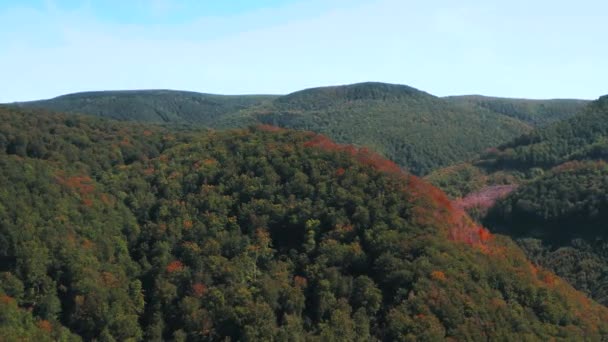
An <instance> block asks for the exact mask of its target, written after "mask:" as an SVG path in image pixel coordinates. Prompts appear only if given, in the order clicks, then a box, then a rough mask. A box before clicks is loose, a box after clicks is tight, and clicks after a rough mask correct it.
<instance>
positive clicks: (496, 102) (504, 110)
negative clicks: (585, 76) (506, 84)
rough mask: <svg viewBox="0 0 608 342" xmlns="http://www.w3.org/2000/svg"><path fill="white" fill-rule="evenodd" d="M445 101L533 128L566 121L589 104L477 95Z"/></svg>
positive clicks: (582, 101)
mask: <svg viewBox="0 0 608 342" xmlns="http://www.w3.org/2000/svg"><path fill="white" fill-rule="evenodd" d="M447 99H448V100H450V101H453V102H454V103H459V104H462V105H466V106H474V107H481V108H485V109H489V110H491V111H493V112H496V113H500V114H503V115H506V116H509V117H512V118H514V119H518V120H521V121H523V122H527V123H529V124H531V125H534V126H546V125H548V124H551V123H553V122H556V121H560V120H564V119H568V118H570V117H572V116H574V115H575V114H577V113H578V112H580V111H581V110H582V109H583V108H584V107H585V106H586V105H588V104H589V101H585V100H566V99H558V100H528V99H507V98H500V97H487V96H478V95H470V96H451V97H447Z"/></svg>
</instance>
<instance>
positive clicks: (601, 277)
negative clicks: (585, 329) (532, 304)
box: [485, 161, 608, 305]
mask: <svg viewBox="0 0 608 342" xmlns="http://www.w3.org/2000/svg"><path fill="white" fill-rule="evenodd" d="M606 193H608V165H606V163H605V162H603V161H600V162H591V161H586V162H568V163H565V164H562V165H560V166H558V167H556V168H555V169H554V170H551V171H549V172H547V173H546V174H545V175H543V176H542V177H539V178H538V179H536V180H534V181H533V182H531V183H529V184H526V185H525V186H522V187H520V188H519V189H518V190H517V191H515V192H513V193H512V194H511V195H510V196H508V197H506V198H505V199H503V200H500V201H499V202H498V203H497V204H496V206H495V207H494V208H493V209H492V210H491V211H490V212H489V214H488V216H487V217H486V219H485V223H486V224H488V225H489V226H491V227H493V228H494V230H495V231H497V232H501V233H506V234H509V235H512V236H514V237H518V238H520V242H521V243H520V245H521V246H522V248H524V250H526V252H527V253H528V255H530V257H531V258H532V259H533V260H534V261H535V262H537V263H539V264H541V265H544V266H546V267H549V268H551V269H552V270H554V271H555V272H556V273H557V274H558V275H560V276H562V277H564V278H565V279H566V280H568V281H569V282H570V283H571V284H572V285H573V286H575V287H576V288H578V289H580V290H582V291H584V292H586V293H588V294H589V295H590V296H591V297H593V298H595V299H596V300H597V301H599V302H601V303H603V304H604V305H608V227H607V226H606V222H608V198H607V197H606Z"/></svg>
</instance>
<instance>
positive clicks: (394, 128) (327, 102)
mask: <svg viewBox="0 0 608 342" xmlns="http://www.w3.org/2000/svg"><path fill="white" fill-rule="evenodd" d="M250 112H251V113H252V116H253V117H255V118H256V119H257V120H258V121H261V122H263V123H265V124H270V125H275V126H280V127H288V128H295V129H304V130H310V131H313V132H319V133H323V134H326V135H327V136H329V137H331V138H332V139H334V140H336V141H338V142H341V143H354V144H357V145H361V146H369V147H371V148H373V149H375V150H377V151H379V152H380V153H382V154H383V155H385V156H387V157H389V158H390V159H391V160H393V161H395V162H396V163H397V164H399V165H401V166H403V167H405V168H406V169H408V170H409V171H410V172H412V173H414V174H418V175H420V174H426V173H428V172H430V171H431V170H434V169H436V168H439V167H442V166H446V165H449V164H453V163H455V162H457V161H462V160H466V159H468V158H471V157H473V156H474V155H476V154H477V153H479V152H481V151H482V150H484V149H486V148H488V147H492V146H496V145H497V144H501V143H503V142H505V141H508V140H510V139H512V138H514V137H516V136H518V135H520V134H522V133H524V132H526V131H528V130H529V126H528V125H527V124H525V123H523V122H521V121H518V120H515V119H512V118H509V117H506V116H504V115H501V114H498V113H495V112H492V111H489V110H486V109H483V108H468V107H465V106H460V105H454V104H453V103H451V102H450V101H448V100H445V99H441V98H438V97H435V96H432V95H430V94H427V93H425V92H422V91H419V90H416V89H414V88H411V87H407V86H401V85H391V84H382V83H361V84H354V85H349V86H341V87H326V88H314V89H308V90H303V91H300V92H296V93H293V94H290V95H287V96H284V97H280V98H278V99H276V100H275V101H274V102H273V103H272V105H271V106H267V107H265V108H262V109H260V110H259V111H257V112H256V111H255V108H253V109H252V110H250Z"/></svg>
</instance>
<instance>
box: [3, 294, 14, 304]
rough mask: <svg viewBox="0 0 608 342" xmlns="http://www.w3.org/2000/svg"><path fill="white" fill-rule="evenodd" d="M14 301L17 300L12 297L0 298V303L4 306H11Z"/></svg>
mask: <svg viewBox="0 0 608 342" xmlns="http://www.w3.org/2000/svg"><path fill="white" fill-rule="evenodd" d="M14 301H15V299H14V298H13V297H11V296H7V295H3V296H1V297H0V302H2V303H4V304H10V303H12V302H14Z"/></svg>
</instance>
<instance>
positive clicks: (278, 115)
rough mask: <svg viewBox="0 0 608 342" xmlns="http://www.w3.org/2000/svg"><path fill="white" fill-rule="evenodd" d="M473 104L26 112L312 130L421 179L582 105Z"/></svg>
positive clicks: (149, 105)
mask: <svg viewBox="0 0 608 342" xmlns="http://www.w3.org/2000/svg"><path fill="white" fill-rule="evenodd" d="M473 99H479V101H481V100H480V98H475V97H455V98H438V97H436V96H433V95H430V94H428V93H425V92H423V91H420V90H417V89H415V88H412V87H408V86H404V85H394V84H385V83H374V82H368V83H359V84H352V85H346V86H333V87H322V88H312V89H306V90H302V91H298V92H295V93H292V94H289V95H285V96H219V95H208V94H199V93H190V92H176V91H128V92H94V93H79V94H72V95H66V96H60V97H58V98H55V99H51V100H45V101H34V102H28V103H22V104H20V105H21V106H26V107H43V108H46V109H52V110H57V111H66V112H77V113H85V114H94V115H98V116H104V117H110V118H115V119H121V120H135V121H141V122H168V123H177V124H189V125H192V124H195V125H200V126H204V127H211V128H228V129H229V128H237V127H240V128H244V127H248V126H250V125H256V124H260V123H263V124H271V125H275V126H282V127H287V128H294V129H304V130H311V131H314V132H318V133H323V134H326V135H328V136H330V137H331V138H333V139H335V140H337V141H339V142H341V143H352V144H356V145H359V146H368V147H371V148H373V149H374V150H376V151H379V152H380V153H381V154H383V155H384V156H386V157H388V158H390V159H391V160H394V161H395V162H397V163H398V164H399V165H401V166H402V167H404V168H407V169H408V170H410V171H411V172H413V173H414V174H418V175H425V174H427V173H429V172H430V171H432V170H435V169H437V168H440V167H444V166H447V165H450V164H454V163H457V162H460V161H463V160H467V159H469V158H472V157H474V156H475V155H477V154H478V153H480V152H481V151H483V150H484V149H486V148H489V147H493V146H497V145H500V144H503V143H505V142H507V141H509V140H512V139H513V138H515V137H517V136H519V135H521V134H523V133H525V132H528V131H529V130H530V129H531V126H532V125H535V124H537V123H544V122H549V121H551V120H557V119H560V118H563V117H566V116H568V115H570V114H571V112H572V111H574V110H575V109H576V108H578V106H579V105H580V102H579V101H575V100H572V101H570V100H563V101H562V100H555V101H527V100H511V99H493V98H492V99H491V98H483V101H482V102H479V101H477V100H475V101H477V102H474V101H473ZM503 104H504V105H503ZM562 105H563V106H562Z"/></svg>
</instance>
